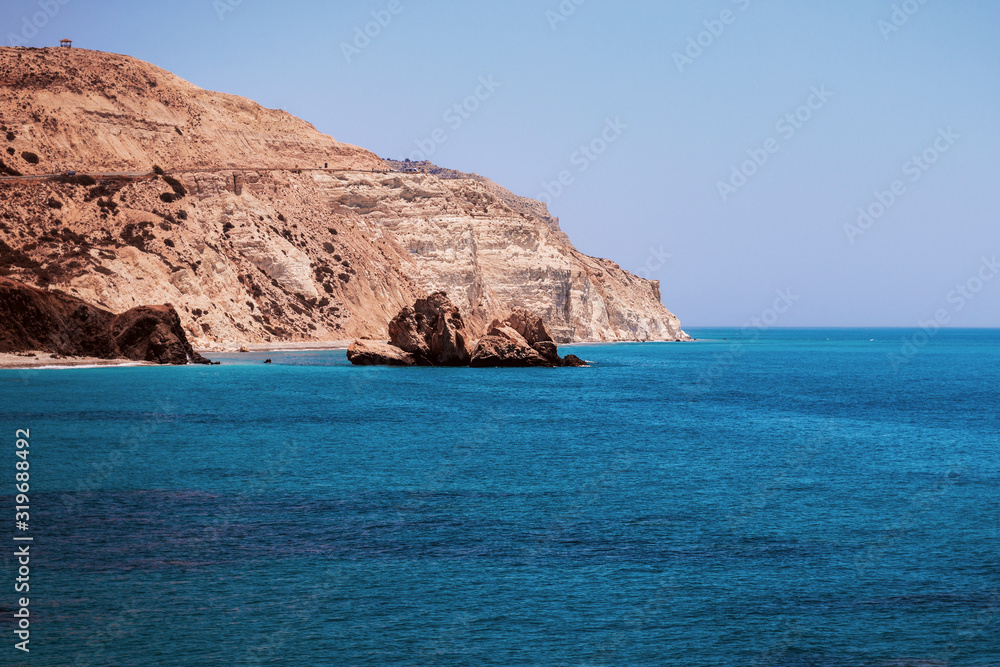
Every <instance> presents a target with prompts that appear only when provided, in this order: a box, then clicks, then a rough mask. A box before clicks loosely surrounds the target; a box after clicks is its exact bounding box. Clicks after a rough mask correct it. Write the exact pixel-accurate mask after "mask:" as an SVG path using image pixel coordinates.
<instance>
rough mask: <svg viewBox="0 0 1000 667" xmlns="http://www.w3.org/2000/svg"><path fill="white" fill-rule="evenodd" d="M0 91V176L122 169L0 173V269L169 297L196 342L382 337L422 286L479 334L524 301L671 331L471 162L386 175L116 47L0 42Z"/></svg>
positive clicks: (620, 324)
mask: <svg viewBox="0 0 1000 667" xmlns="http://www.w3.org/2000/svg"><path fill="white" fill-rule="evenodd" d="M154 84H155V85H154ZM0 100H2V103H0V147H3V144H4V143H6V147H7V149H8V150H7V151H6V153H0V157H2V158H3V159H4V161H5V164H4V165H3V168H4V169H5V170H6V171H7V172H8V173H10V172H11V171H18V172H21V173H24V174H48V173H55V172H61V171H63V170H66V169H68V168H74V169H75V170H77V171H87V170H89V171H94V172H102V173H106V172H136V174H133V175H131V176H127V177H126V176H115V177H98V179H97V181H96V182H91V181H89V180H88V179H86V178H83V179H80V178H75V179H71V178H63V179H49V178H45V179H38V180H22V179H11V180H2V181H0V271H2V272H4V273H7V274H9V275H11V276H12V277H15V278H18V279H21V280H24V281H26V282H29V283H31V284H34V285H39V286H43V287H55V288H58V289H61V290H63V291H66V292H68V293H70V294H74V295H76V296H78V297H80V298H82V299H84V300H87V301H91V302H94V303H97V304H99V305H101V306H102V307H104V308H107V309H109V310H114V311H116V312H121V311H125V310H128V309H130V308H133V307H136V306H139V305H142V304H147V303H173V304H175V306H176V307H177V310H178V313H179V315H180V318H181V322H182V324H183V326H184V328H185V329H186V330H187V332H188V335H189V336H190V337H191V338H192V340H193V341H194V342H195V344H196V345H198V346H200V347H209V348H211V347H233V346H237V345H239V344H241V343H246V342H267V341H286V340H287V341H309V340H343V339H347V338H360V337H362V336H372V337H374V338H382V339H384V338H386V336H387V331H386V323H387V322H388V321H389V320H391V319H392V317H393V316H394V315H396V313H398V312H399V311H400V309H401V308H403V307H404V306H405V305H407V304H412V303H413V302H414V301H415V300H416V299H418V298H420V297H424V296H426V295H428V294H430V293H433V292H437V291H444V292H447V294H448V296H449V297H450V298H451V300H452V302H454V304H455V305H456V306H457V307H458V308H459V309H460V310H461V312H462V313H463V314H465V315H466V319H467V322H466V324H467V326H468V328H469V331H470V332H471V333H472V334H473V335H474V336H476V337H478V336H480V335H482V334H483V333H485V330H486V328H487V327H488V325H489V323H490V322H491V321H492V320H494V319H495V318H498V317H504V316H505V315H506V314H507V313H508V312H509V311H510V310H511V309H512V308H515V307H523V308H526V309H528V310H530V311H532V312H534V313H536V314H538V315H540V316H541V317H543V318H544V319H545V320H546V322H548V324H549V328H550V330H551V332H552V335H553V338H554V339H555V340H556V341H557V342H570V341H604V340H606V341H630V340H682V339H685V338H686V335H685V334H684V333H683V332H682V331H681V329H680V325H679V323H678V321H677V318H676V317H674V316H673V315H672V314H671V313H670V312H668V311H667V310H666V308H664V307H663V305H662V304H661V303H660V295H659V284H658V283H657V282H655V281H647V280H643V279H641V278H638V277H636V276H633V275H631V274H630V273H628V272H626V271H624V270H622V269H621V268H620V267H619V266H618V265H616V264H615V263H613V262H611V261H608V260H602V259H595V258H592V257H588V256H586V255H583V254H582V253H580V252H578V251H577V250H576V249H575V248H574V247H573V246H572V244H570V243H569V240H568V239H567V238H566V237H565V235H564V234H563V233H562V232H561V231H559V228H558V222H557V221H555V220H554V219H553V218H551V217H549V216H548V212H547V211H546V210H545V209H544V206H543V205H541V204H539V203H538V202H534V203H530V202H531V201H532V200H524V199H523V198H518V197H517V196H516V195H513V194H512V193H509V192H508V191H506V190H504V189H503V188H500V187H499V186H497V185H496V184H494V183H492V182H490V181H488V180H487V179H483V178H482V177H478V176H475V175H470V174H460V173H458V172H449V173H443V172H444V170H442V173H440V174H439V175H438V174H434V173H415V174H411V173H398V172H390V171H388V170H389V169H390V168H391V165H389V164H387V163H385V162H383V161H381V160H380V159H379V158H377V157H376V156H375V155H373V154H372V153H370V152H368V151H365V150H364V149H361V148H357V147H354V146H348V145H346V144H341V143H339V142H337V141H335V140H334V139H332V138H331V137H328V136H326V135H322V134H320V133H319V132H317V131H315V130H314V129H313V128H312V126H310V125H308V124H307V123H304V122H303V121H300V120H298V119H295V118H293V117H291V116H288V115H287V114H285V113H283V112H279V111H270V110H266V109H262V108H261V107H259V106H258V105H256V104H254V103H252V102H250V101H248V100H244V99H242V98H236V97H232V96H229V95H222V94H220V93H210V92H207V91H204V90H201V89H200V88H197V87H196V86H193V85H191V84H189V83H187V82H184V81H182V80H180V79H178V78H177V77H175V76H173V75H171V74H169V73H167V72H164V71H163V70H160V69H157V68H155V67H152V66H151V65H147V64H145V63H142V62H140V61H136V60H134V59H131V58H126V57H124V56H114V55H111V54H104V53H96V52H92V51H83V50H78V49H71V50H70V49H0ZM4 135H6V139H4ZM25 155H28V157H25ZM31 156H35V157H37V164H36V163H35V162H34V160H32V159H30V157H31ZM153 164H158V165H161V166H162V167H164V168H165V169H166V170H167V175H166V176H155V175H153V174H149V173H146V172H148V171H149V170H150V169H151V167H152V165H153ZM324 164H328V165H329V167H330V169H319V168H318V167H322V166H323V165H324ZM139 173H141V174H143V175H138V174H139Z"/></svg>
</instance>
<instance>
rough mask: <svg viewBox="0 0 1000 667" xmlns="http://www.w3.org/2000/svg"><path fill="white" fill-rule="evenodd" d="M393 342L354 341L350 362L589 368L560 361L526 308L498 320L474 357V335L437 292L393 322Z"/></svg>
mask: <svg viewBox="0 0 1000 667" xmlns="http://www.w3.org/2000/svg"><path fill="white" fill-rule="evenodd" d="M388 328H389V340H388V341H377V340H371V339H367V338H363V339H359V340H356V341H354V343H352V344H351V346H350V347H349V348H348V350H347V359H348V360H349V361H350V362H351V363H352V364H354V365H356V366H472V367H474V368H503V367H508V368H512V367H548V368H556V367H560V366H586V365H587V364H586V363H585V362H584V361H583V360H582V359H580V358H579V357H577V356H576V355H572V354H570V355H567V356H566V357H565V358H563V357H560V356H559V350H558V348H557V346H556V344H555V342H553V340H552V336H551V335H550V334H549V331H548V329H547V328H546V327H545V323H544V322H543V321H542V319H541V318H540V317H537V316H536V315H533V314H531V313H529V312H528V311H526V310H524V309H523V308H516V309H514V311H513V312H511V313H510V314H509V315H508V316H507V317H506V318H504V319H503V320H494V321H493V322H492V324H491V325H490V326H489V328H488V331H487V333H486V335H485V336H483V337H482V338H480V339H479V341H478V343H477V344H476V345H475V346H474V347H473V349H472V351H471V352H470V350H469V346H468V344H467V343H466V341H467V339H468V332H467V331H466V325H465V322H464V320H463V319H462V314H461V312H459V310H458V308H456V307H455V306H454V305H453V304H452V303H451V301H450V300H449V299H448V295H447V294H445V293H444V292H436V293H434V294H432V295H431V296H430V297H428V298H426V299H418V300H417V301H416V303H414V304H413V306H406V307H404V308H403V309H402V310H401V311H400V312H399V314H398V315H396V317H394V318H393V319H392V321H391V322H389V327H388Z"/></svg>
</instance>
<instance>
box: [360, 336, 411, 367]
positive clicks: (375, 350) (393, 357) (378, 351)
mask: <svg viewBox="0 0 1000 667" xmlns="http://www.w3.org/2000/svg"><path fill="white" fill-rule="evenodd" d="M347 360H348V361H350V362H351V363H352V364H354V365H355V366H416V365H417V359H416V357H414V356H413V355H412V354H410V353H409V352H407V351H405V350H402V349H400V348H398V347H396V346H395V345H393V344H391V343H387V342H385V341H381V340H368V339H362V340H356V341H354V342H353V343H351V346H350V347H349V348H347Z"/></svg>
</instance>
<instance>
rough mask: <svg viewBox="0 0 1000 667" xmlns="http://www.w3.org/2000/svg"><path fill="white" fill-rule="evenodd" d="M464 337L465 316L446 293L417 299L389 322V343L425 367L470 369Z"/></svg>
mask: <svg viewBox="0 0 1000 667" xmlns="http://www.w3.org/2000/svg"><path fill="white" fill-rule="evenodd" d="M465 336H466V331H465V323H464V322H463V321H462V315H461V313H459V311H458V308H456V307H455V306H453V305H452V303H451V301H450V300H449V299H448V295H447V294H444V293H443V292H437V293H435V294H432V295H430V296H429V297H427V298H426V299H417V301H416V303H414V304H413V306H412V307H411V306H407V307H405V308H403V309H402V310H401V311H400V312H399V314H398V315H397V316H396V317H394V318H393V319H392V321H391V322H389V342H391V343H392V344H393V345H395V346H396V347H398V348H400V349H401V350H404V351H406V352H409V353H410V354H412V355H414V357H415V358H416V359H417V362H418V363H419V364H420V365H422V366H467V365H468V364H469V359H470V357H471V355H470V354H469V348H468V346H467V345H466V342H465Z"/></svg>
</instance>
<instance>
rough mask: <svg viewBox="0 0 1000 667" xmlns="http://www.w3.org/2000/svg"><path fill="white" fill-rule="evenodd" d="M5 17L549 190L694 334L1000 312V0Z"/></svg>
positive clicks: (914, 322)
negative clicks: (650, 282) (653, 282)
mask: <svg viewBox="0 0 1000 667" xmlns="http://www.w3.org/2000/svg"><path fill="white" fill-rule="evenodd" d="M40 12H41V13H40ZM0 26H2V32H0V34H2V36H3V43H4V45H8V46H9V45H14V44H27V45H29V46H53V45H56V44H57V43H58V40H59V39H61V38H64V37H67V38H71V39H73V40H74V44H75V46H78V47H82V48H88V49H96V50H101V51H110V52H115V53H123V54H128V55H131V56H134V57H136V58H139V59H142V60H145V61H148V62H151V63H153V64H155V65H158V66H160V67H163V68H164V69H167V70H170V71H172V72H173V73H175V74H177V75H179V76H181V77H183V78H184V79H187V80H189V81H191V82H193V83H195V84H196V85H199V86H201V87H203V88H207V89H211V90H219V91H223V92H227V93H233V94H236V95H242V96H245V97H249V98H251V99H254V100H256V101H258V102H260V103H261V104H263V105H264V106H266V107H269V108H280V109H284V110H286V111H288V112H290V113H292V114H295V115H296V116H299V117H301V118H304V119H305V120H307V121H309V122H311V123H313V124H314V125H315V126H316V127H317V128H318V129H319V130H321V131H323V132H326V133H328V134H331V135H332V136H334V137H336V138H337V139H338V140H340V141H344V142H348V143H352V144H357V145H360V146H363V147H365V148H368V149H370V150H372V151H374V152H376V153H378V154H379V155H381V156H383V157H392V158H400V159H402V158H406V157H410V158H413V159H418V158H421V157H426V158H428V159H430V160H432V161H433V162H435V163H436V164H439V165H441V166H444V167H450V168H454V169H459V170H463V171H470V172H476V173H479V174H482V175H484V176H487V177H489V178H491V179H493V180H494V181H496V182H497V183H499V184H501V185H503V186H505V187H507V188H509V189H511V190H513V191H514V192H516V193H518V194H521V195H525V196H530V197H535V198H542V199H544V200H545V201H546V202H547V203H548V204H549V208H550V211H551V212H552V214H553V215H555V216H558V217H559V219H560V223H561V225H562V228H563V229H564V230H565V231H566V232H567V233H568V234H569V236H570V238H571V239H572V240H573V242H574V244H575V245H576V246H577V247H578V248H579V249H580V250H581V251H583V252H586V253H588V254H591V255H596V256H601V257H607V258H610V259H612V260H614V261H616V262H618V263H619V264H621V265H622V267H624V268H626V269H628V270H630V271H632V272H635V273H638V274H639V275H642V276H644V277H648V278H653V279H657V280H660V281H661V292H662V295H663V301H664V303H665V305H666V306H667V307H668V308H670V309H671V310H672V311H673V312H674V313H676V314H677V315H678V316H679V317H680V318H681V322H682V323H683V324H684V325H685V326H686V327H689V328H690V327H706V326H746V325H748V324H750V323H752V322H755V321H758V322H759V321H761V318H764V320H765V324H766V325H767V326H775V327H811V326H838V327H839V326H842V327H853V326H895V327H917V326H924V327H931V328H934V325H935V324H938V325H942V326H956V327H1000V266H998V265H997V263H996V259H998V258H1000V226H998V224H997V222H998V220H997V218H998V215H1000V206H998V194H997V193H998V191H1000V188H998V183H997V177H998V175H1000V166H998V159H1000V123H998V122H997V121H998V119H1000V116H998V114H997V110H998V108H1000V86H998V83H1000V40H998V39H997V37H996V31H997V29H998V28H1000V3H997V2H993V1H990V0H965V1H963V2H960V3H959V2H949V3H945V2H944V1H943V0H903V1H900V0H825V1H817V0H810V1H806V0H799V1H791V0H768V1H767V2H764V1H763V0H702V1H698V2H696V1H689V0H677V1H669V0H659V1H652V0H633V1H629V0H616V1H614V2H612V1H611V0H535V1H529V0H505V1H504V2H489V3H487V2H467V1H466V2H459V1H453V0H441V1H438V2H429V1H424V2H417V1H415V0H374V1H367V0H358V1H355V2H318V1H305V0H300V1H296V0H287V1H284V2H281V3H277V2H263V0H179V1H176V2H170V3H145V2H144V3H136V2H125V1H124V0H121V1H112V0H88V1H87V2H83V1H82V0H41V1H40V0H34V1H24V0H7V1H6V2H5V3H4V4H3V8H0ZM779 311H780V312H779Z"/></svg>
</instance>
